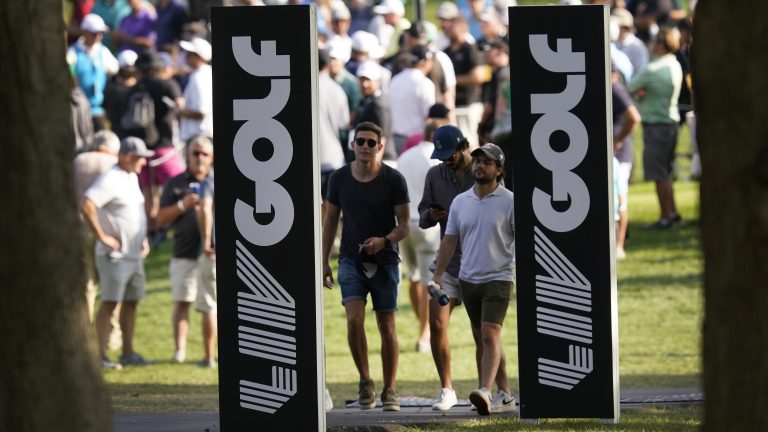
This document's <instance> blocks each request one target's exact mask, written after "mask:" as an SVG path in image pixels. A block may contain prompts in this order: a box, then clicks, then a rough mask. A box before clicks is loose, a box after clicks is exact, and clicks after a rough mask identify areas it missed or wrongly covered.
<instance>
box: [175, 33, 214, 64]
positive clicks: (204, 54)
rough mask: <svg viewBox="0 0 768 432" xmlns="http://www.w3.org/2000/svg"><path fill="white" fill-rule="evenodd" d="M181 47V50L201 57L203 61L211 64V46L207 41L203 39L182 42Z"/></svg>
mask: <svg viewBox="0 0 768 432" xmlns="http://www.w3.org/2000/svg"><path fill="white" fill-rule="evenodd" d="M179 46H180V47H181V49H183V50H184V51H187V52H191V53H195V54H197V55H199V56H200V58H202V59H203V60H205V61H207V62H209V61H211V54H212V50H211V44H210V43H208V41H207V40H205V39H203V38H199V37H196V38H192V40H191V41H184V40H183V41H181V42H179Z"/></svg>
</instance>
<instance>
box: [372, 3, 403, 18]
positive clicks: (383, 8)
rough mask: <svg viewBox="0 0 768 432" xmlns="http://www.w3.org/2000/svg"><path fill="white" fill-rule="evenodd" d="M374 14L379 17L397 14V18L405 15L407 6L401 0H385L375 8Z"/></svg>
mask: <svg viewBox="0 0 768 432" xmlns="http://www.w3.org/2000/svg"><path fill="white" fill-rule="evenodd" d="M373 13H375V14H378V15H386V14H391V13H392V14H395V15H397V16H404V15H405V6H403V3H401V2H400V0H384V1H383V2H381V4H380V5H378V6H374V7H373Z"/></svg>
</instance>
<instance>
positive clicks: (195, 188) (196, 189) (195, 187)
mask: <svg viewBox="0 0 768 432" xmlns="http://www.w3.org/2000/svg"><path fill="white" fill-rule="evenodd" d="M200 191H201V188H200V183H198V182H192V183H190V184H189V193H193V194H197V195H200Z"/></svg>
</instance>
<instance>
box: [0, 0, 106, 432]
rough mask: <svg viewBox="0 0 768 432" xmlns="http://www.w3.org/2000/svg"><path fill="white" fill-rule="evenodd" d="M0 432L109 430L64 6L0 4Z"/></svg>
mask: <svg viewBox="0 0 768 432" xmlns="http://www.w3.org/2000/svg"><path fill="white" fill-rule="evenodd" d="M0 59H2V66H0V83H2V85H0V119H1V120H0V121H2V128H0V133H2V139H0V187H2V195H3V199H2V204H0V245H2V247H1V248H0V431H16V432H27V431H41V432H43V431H45V432H50V431H64V432H68V431H73V432H74V431H78V432H81V431H94V432H103V431H109V430H111V428H112V424H111V423H112V422H111V416H110V409H109V402H108V396H107V392H106V389H105V386H104V384H103V382H102V380H101V375H100V370H99V365H98V355H97V353H96V351H97V350H96V342H95V336H94V332H93V330H92V329H91V327H90V325H89V323H88V318H87V313H86V302H85V288H84V287H85V284H84V280H85V279H84V271H83V266H82V262H81V259H80V246H79V244H80V243H79V242H80V240H79V234H78V233H79V231H78V220H77V209H76V205H75V202H74V190H73V179H72V157H73V153H74V149H73V147H72V144H71V143H72V129H71V120H70V107H69V94H70V88H71V86H70V77H69V73H68V71H67V67H66V62H65V42H64V22H63V21H62V1H61V0H36V1H3V2H0Z"/></svg>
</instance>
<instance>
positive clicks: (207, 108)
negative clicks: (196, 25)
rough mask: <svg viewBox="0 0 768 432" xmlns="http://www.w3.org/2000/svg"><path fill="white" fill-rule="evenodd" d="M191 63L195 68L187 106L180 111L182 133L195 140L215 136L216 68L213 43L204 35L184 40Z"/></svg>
mask: <svg viewBox="0 0 768 432" xmlns="http://www.w3.org/2000/svg"><path fill="white" fill-rule="evenodd" d="M179 46H180V47H181V49H182V50H184V52H185V53H186V60H187V65H189V67H190V68H192V72H191V73H190V74H189V82H188V83H187V86H186V87H185V88H184V109H181V110H179V111H178V113H177V115H178V116H179V119H180V121H179V137H180V138H181V139H182V140H183V141H191V140H192V139H193V138H195V137H197V136H199V135H205V136H209V137H212V136H213V71H212V69H211V66H210V65H209V64H208V63H209V62H210V61H211V44H210V43H208V41H207V40H205V39H203V38H199V37H196V38H193V39H192V40H191V41H181V42H179Z"/></svg>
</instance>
